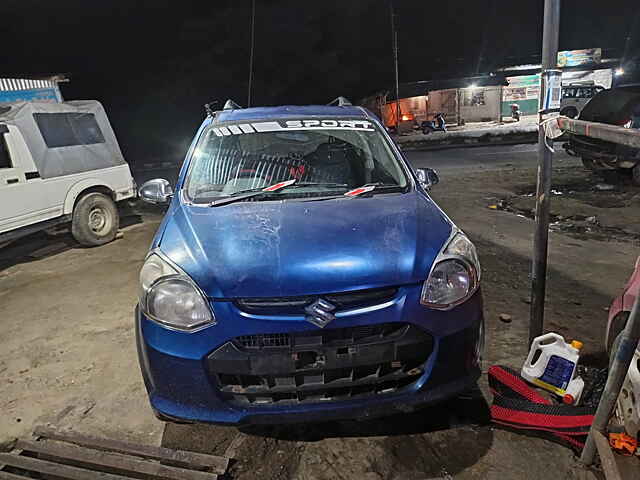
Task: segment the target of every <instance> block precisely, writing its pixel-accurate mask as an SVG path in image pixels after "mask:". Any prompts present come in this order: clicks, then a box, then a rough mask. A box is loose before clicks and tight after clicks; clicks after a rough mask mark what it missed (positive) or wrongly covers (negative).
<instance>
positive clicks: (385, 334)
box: [233, 323, 407, 349]
mask: <svg viewBox="0 0 640 480" xmlns="http://www.w3.org/2000/svg"><path fill="white" fill-rule="evenodd" d="M406 329H407V324H406V323H379V324H376V325H362V326H357V327H348V328H334V329H328V330H318V331H313V332H304V333H297V334H295V335H292V334H289V333H264V334H258V335H243V336H241V337H237V338H235V339H233V343H234V344H235V345H237V346H238V347H240V348H243V349H260V348H274V347H275V348H277V347H289V346H291V345H296V346H299V347H304V346H309V345H325V346H335V345H338V346H340V345H347V344H350V343H355V342H361V341H375V340H381V339H385V338H389V337H391V336H394V335H399V334H401V332H402V331H403V330H406ZM296 340H297V341H296Z"/></svg>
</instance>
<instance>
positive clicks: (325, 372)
mask: <svg viewBox="0 0 640 480" xmlns="http://www.w3.org/2000/svg"><path fill="white" fill-rule="evenodd" d="M432 350H433V338H432V337H431V335H429V334H428V333H426V332H425V331H423V330H421V329H420V328H418V327H416V326H413V325H410V324H406V323H386V324H379V325H367V326H361V327H349V328H339V329H331V330H323V331H318V332H316V331H312V332H299V333H287V334H281V333H280V334H262V335H248V336H243V337H238V338H235V339H234V340H232V341H230V342H228V343H226V344H225V345H223V346H222V347H220V348H219V349H217V350H216V351H215V352H213V353H212V354H211V355H209V357H208V359H207V366H208V369H209V372H210V374H211V375H212V376H213V378H214V380H215V381H216V383H217V384H218V387H219V389H220V391H221V393H222V394H223V396H224V397H225V398H226V399H227V400H229V401H230V402H232V403H237V404H242V405H263V404H277V405H286V404H300V403H314V402H326V401H339V400H346V399H350V398H356V397H358V398H363V397H367V396H375V395H383V394H389V393H393V392H396V391H398V390H399V389H401V388H404V387H407V386H409V385H411V384H412V383H413V382H415V381H416V380H417V379H418V378H419V376H420V375H421V374H422V372H423V365H424V363H425V362H426V361H427V359H428V358H429V355H430V354H431V352H432Z"/></svg>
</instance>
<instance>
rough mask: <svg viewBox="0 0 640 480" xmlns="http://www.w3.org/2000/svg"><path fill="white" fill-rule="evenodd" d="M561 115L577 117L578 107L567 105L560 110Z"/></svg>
mask: <svg viewBox="0 0 640 480" xmlns="http://www.w3.org/2000/svg"><path fill="white" fill-rule="evenodd" d="M560 115H562V116H564V117H569V118H576V117H577V116H578V109H577V108H575V107H567V108H564V109H562V110H561V111H560Z"/></svg>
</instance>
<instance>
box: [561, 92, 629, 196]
mask: <svg viewBox="0 0 640 480" xmlns="http://www.w3.org/2000/svg"><path fill="white" fill-rule="evenodd" d="M578 118H579V119H580V120H586V121H590V122H600V123H607V124H610V125H618V126H626V127H628V128H640V86H638V85H630V86H623V87H617V88H612V89H610V90H603V91H601V92H600V93H598V94H597V95H596V96H595V97H593V99H592V100H591V101H590V102H589V103H588V104H587V105H586V106H585V107H584V108H583V110H582V112H580V115H579V117H578ZM568 137H569V140H568V142H566V143H565V144H564V145H563V147H564V148H565V150H566V151H567V153H569V154H570V155H574V156H579V157H581V158H582V163H583V165H584V166H585V167H586V168H588V169H590V170H607V169H619V170H623V171H627V172H630V173H631V174H632V178H633V181H634V183H636V184H637V185H640V166H639V163H640V149H637V148H633V147H628V146H625V145H620V144H617V143H612V142H607V141H605V140H599V139H595V138H589V137H585V136H583V135H577V134H568Z"/></svg>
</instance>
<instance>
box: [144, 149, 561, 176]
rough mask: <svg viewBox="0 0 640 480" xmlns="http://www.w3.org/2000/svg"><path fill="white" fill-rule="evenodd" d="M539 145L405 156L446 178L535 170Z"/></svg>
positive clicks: (557, 157) (152, 172) (163, 173)
mask: <svg viewBox="0 0 640 480" xmlns="http://www.w3.org/2000/svg"><path fill="white" fill-rule="evenodd" d="M537 148H538V146H537V145H536V144H522V145H496V146H491V147H467V148H451V149H445V150H431V151H424V152H415V151H410V152H406V156H407V159H408V160H409V162H410V163H411V164H412V165H413V166H414V167H431V168H435V169H436V170H438V171H439V172H442V173H443V174H444V177H447V170H449V169H460V168H477V169H493V168H504V167H509V166H522V167H529V166H533V165H535V164H536V162H537ZM568 159H571V157H569V156H568V155H567V154H566V153H565V152H564V150H563V149H562V147H561V146H560V145H557V146H556V154H555V156H554V160H555V161H556V162H558V161H564V160H568ZM177 173H178V172H177V169H157V170H147V171H141V172H135V173H134V176H135V179H136V182H138V185H142V183H144V182H145V181H146V180H149V179H152V178H166V179H167V180H169V181H170V182H172V183H173V182H175V180H176V178H177Z"/></svg>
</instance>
